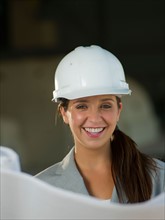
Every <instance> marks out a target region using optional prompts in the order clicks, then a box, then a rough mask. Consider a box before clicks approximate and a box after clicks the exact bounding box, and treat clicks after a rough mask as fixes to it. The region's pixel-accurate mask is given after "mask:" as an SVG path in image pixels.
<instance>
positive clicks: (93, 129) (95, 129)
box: [85, 128, 104, 133]
mask: <svg viewBox="0 0 165 220" xmlns="http://www.w3.org/2000/svg"><path fill="white" fill-rule="evenodd" d="M103 129H104V128H85V130H86V131H88V132H91V133H98V132H101V131H103Z"/></svg>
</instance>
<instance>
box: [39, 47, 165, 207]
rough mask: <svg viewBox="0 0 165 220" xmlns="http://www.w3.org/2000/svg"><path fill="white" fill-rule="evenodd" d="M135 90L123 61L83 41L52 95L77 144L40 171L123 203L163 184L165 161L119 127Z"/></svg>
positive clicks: (54, 181)
mask: <svg viewBox="0 0 165 220" xmlns="http://www.w3.org/2000/svg"><path fill="white" fill-rule="evenodd" d="M128 94H131V90H130V89H129V86H128V84H127V83H126V81H125V75H124V70H123V67H122V65H121V63H120V61H119V60H118V59H117V58H116V57H115V56H114V55H113V54H112V53H110V52H108V51H107V50H105V49H102V48H101V47H99V46H90V47H78V48H76V49H75V50H74V51H72V52H70V53H69V54H68V55H66V56H65V57H64V58H63V59H62V61H61V62H60V64H59V65H58V67H57V70H56V73H55V90H54V91H53V100H54V101H55V102H58V103H59V105H58V111H59V114H60V115H61V117H62V118H63V121H64V122H65V123H66V124H68V125H69V127H70V129H71V132H72V136H73V139H74V146H73V148H72V149H71V151H70V152H69V153H68V155H66V157H65V158H64V159H63V160H62V161H61V162H59V163H57V164H55V165H53V166H51V167H49V168H48V169H46V170H44V171H42V172H41V173H39V174H38V175H37V176H36V177H37V178H40V179H41V180H43V181H46V182H48V183H50V184H51V185H54V186H56V187H60V188H63V189H66V190H70V191H73V192H75V193H82V194H85V195H88V196H94V197H96V198H99V199H101V200H110V201H112V202H120V203H136V202H143V201H146V200H149V199H151V198H152V197H155V196H157V195H158V194H160V193H161V192H162V191H163V190H164V163H163V162H161V161H160V160H157V159H153V158H150V157H149V156H147V155H145V154H142V153H141V152H140V151H139V150H138V149H137V148H136V144H135V142H134V141H133V140H132V139H131V138H130V137H128V136H127V135H126V134H124V133H123V132H122V131H120V130H119V129H118V126H117V122H118V121H119V119H120V114H121V112H122V101H121V97H122V96H123V95H128Z"/></svg>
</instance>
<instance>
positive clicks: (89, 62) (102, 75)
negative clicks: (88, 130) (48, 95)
mask: <svg viewBox="0 0 165 220" xmlns="http://www.w3.org/2000/svg"><path fill="white" fill-rule="evenodd" d="M105 94H114V95H117V96H121V95H127V94H131V90H129V86H128V84H127V83H126V81H125V75H124V70H123V67H122V65H121V63H120V61H119V60H118V59H117V58H116V57H115V56H114V55H113V54H112V53H110V52H109V51H107V50H105V49H103V48H101V47H99V46H96V45H92V46H89V47H83V46H80V47H77V48H76V49H75V50H73V51H72V52H70V53H69V54H67V55H66V56H65V57H64V58H63V59H62V60H61V62H60V63H59V65H58V67H57V69H56V72H55V90H54V91H53V100H54V101H55V102H57V101H58V99H59V98H66V99H69V100H73V99H76V98H82V97H87V96H94V95H105Z"/></svg>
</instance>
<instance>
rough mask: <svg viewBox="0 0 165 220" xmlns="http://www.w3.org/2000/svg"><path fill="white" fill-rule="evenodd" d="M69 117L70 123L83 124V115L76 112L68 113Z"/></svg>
mask: <svg viewBox="0 0 165 220" xmlns="http://www.w3.org/2000/svg"><path fill="white" fill-rule="evenodd" d="M67 117H68V121H69V124H70V125H71V124H72V125H81V124H82V123H83V121H84V117H83V115H82V114H78V113H75V112H72V113H70V114H68V116H67Z"/></svg>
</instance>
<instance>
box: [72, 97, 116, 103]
mask: <svg viewBox="0 0 165 220" xmlns="http://www.w3.org/2000/svg"><path fill="white" fill-rule="evenodd" d="M99 101H101V102H105V101H112V102H114V100H113V99H112V98H104V99H100V100H99ZM84 102H89V100H87V99H81V100H75V101H74V102H73V103H74V104H76V103H84Z"/></svg>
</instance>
